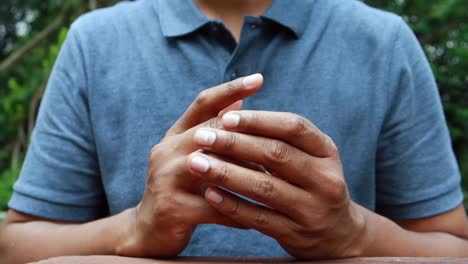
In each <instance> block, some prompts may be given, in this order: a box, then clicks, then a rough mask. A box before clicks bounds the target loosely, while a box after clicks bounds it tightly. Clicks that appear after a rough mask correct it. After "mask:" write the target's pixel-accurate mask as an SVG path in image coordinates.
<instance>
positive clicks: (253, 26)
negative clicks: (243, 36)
mask: <svg viewBox="0 0 468 264" xmlns="http://www.w3.org/2000/svg"><path fill="white" fill-rule="evenodd" d="M257 27H258V25H257V24H254V23H252V24H250V28H251V29H256V28H257Z"/></svg>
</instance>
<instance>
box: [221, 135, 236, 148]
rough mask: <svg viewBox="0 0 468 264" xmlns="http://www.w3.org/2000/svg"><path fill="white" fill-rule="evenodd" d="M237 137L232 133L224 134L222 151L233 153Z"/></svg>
mask: <svg viewBox="0 0 468 264" xmlns="http://www.w3.org/2000/svg"><path fill="white" fill-rule="evenodd" d="M237 142H238V140H237V136H236V135H235V134H234V133H226V136H225V138H224V144H223V147H224V150H225V151H227V152H230V151H233V150H234V149H235V148H236V147H237Z"/></svg>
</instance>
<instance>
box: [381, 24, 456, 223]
mask: <svg viewBox="0 0 468 264" xmlns="http://www.w3.org/2000/svg"><path fill="white" fill-rule="evenodd" d="M386 89H388V93H387V96H388V98H387V99H388V102H389V104H388V105H389V107H388V108H387V113H386V117H385V122H384V124H383V126H382V130H381V134H380V137H379V143H378V148H377V160H376V197H377V198H376V200H377V201H376V211H377V212H378V213H380V214H382V215H384V216H386V217H389V218H392V219H417V218H422V217H429V216H433V215H437V214H440V213H444V212H447V211H449V210H451V209H454V208H456V207H457V206H459V205H460V204H461V202H462V200H463V193H462V191H461V186H460V172H459V169H458V165H457V162H456V159H455V156H454V153H453V150H452V145H451V140H450V135H449V131H448V128H447V125H446V121H445V117H444V113H443V109H442V104H441V101H440V96H439V93H438V89H437V85H436V83H435V80H434V76H433V74H432V71H431V68H430V65H429V63H428V61H427V59H426V57H425V55H424V52H423V50H422V48H421V47H420V45H419V43H418V41H417V39H416V37H415V35H414V34H413V32H412V31H411V29H410V28H409V27H408V26H407V25H406V24H405V23H404V22H402V21H401V26H400V30H399V33H398V35H397V36H396V40H395V43H394V46H393V54H392V59H391V63H390V65H389V73H388V83H387V87H386Z"/></svg>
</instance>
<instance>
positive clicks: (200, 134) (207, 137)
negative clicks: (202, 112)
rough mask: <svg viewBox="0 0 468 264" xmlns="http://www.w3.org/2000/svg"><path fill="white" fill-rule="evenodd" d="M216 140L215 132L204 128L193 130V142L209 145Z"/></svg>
mask: <svg viewBox="0 0 468 264" xmlns="http://www.w3.org/2000/svg"><path fill="white" fill-rule="evenodd" d="M215 140H216V133H215V132H213V131H210V130H206V129H199V130H197V132H195V143H197V144H198V145H202V146H211V145H213V143H214V142H215Z"/></svg>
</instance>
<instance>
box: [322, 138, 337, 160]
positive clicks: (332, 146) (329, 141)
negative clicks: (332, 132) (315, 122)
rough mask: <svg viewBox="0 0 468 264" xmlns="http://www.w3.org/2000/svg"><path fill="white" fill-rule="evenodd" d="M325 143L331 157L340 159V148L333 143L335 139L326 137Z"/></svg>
mask: <svg viewBox="0 0 468 264" xmlns="http://www.w3.org/2000/svg"><path fill="white" fill-rule="evenodd" d="M325 142H326V143H325V144H326V146H327V149H328V153H329V154H330V156H333V157H339V155H340V151H339V149H338V146H337V145H336V144H335V142H334V141H333V139H332V138H331V137H330V136H328V135H325Z"/></svg>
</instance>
